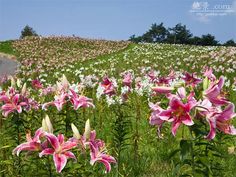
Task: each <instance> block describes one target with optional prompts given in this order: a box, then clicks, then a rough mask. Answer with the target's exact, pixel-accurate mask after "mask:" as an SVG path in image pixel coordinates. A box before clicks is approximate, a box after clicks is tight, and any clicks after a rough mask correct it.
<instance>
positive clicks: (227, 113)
mask: <svg viewBox="0 0 236 177" xmlns="http://www.w3.org/2000/svg"><path fill="white" fill-rule="evenodd" d="M234 108H235V106H234V104H232V103H230V104H229V105H228V106H227V107H226V108H225V109H224V110H223V111H221V112H217V111H212V112H209V113H208V114H207V120H208V122H209V125H210V132H209V133H208V135H207V136H206V138H207V139H209V140H211V139H213V138H214V137H215V135H216V129H218V130H220V131H222V132H224V133H226V134H230V135H236V129H235V127H234V126H233V125H231V123H230V122H231V119H233V118H234V117H235V116H236V114H235V112H234Z"/></svg>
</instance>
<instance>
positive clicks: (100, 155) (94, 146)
mask: <svg viewBox="0 0 236 177" xmlns="http://www.w3.org/2000/svg"><path fill="white" fill-rule="evenodd" d="M95 138H96V132H95V130H94V131H92V132H91V134H90V157H91V160H90V164H91V165H94V164H95V162H101V163H103V164H104V165H105V167H106V172H107V173H108V172H110V171H111V164H110V163H116V160H115V158H114V157H112V156H110V155H108V154H106V153H105V144H104V142H103V141H101V140H96V139H95Z"/></svg>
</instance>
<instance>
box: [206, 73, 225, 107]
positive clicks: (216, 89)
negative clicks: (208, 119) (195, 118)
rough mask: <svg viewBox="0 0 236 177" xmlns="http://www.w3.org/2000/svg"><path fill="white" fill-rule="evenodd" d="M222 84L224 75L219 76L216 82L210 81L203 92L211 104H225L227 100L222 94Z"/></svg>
mask: <svg viewBox="0 0 236 177" xmlns="http://www.w3.org/2000/svg"><path fill="white" fill-rule="evenodd" d="M223 86H224V77H222V76H221V77H220V78H219V80H218V82H216V83H212V84H211V85H210V86H209V88H208V89H207V90H206V91H205V92H204V96H205V97H206V98H207V99H208V100H209V101H210V102H211V103H213V104H215V105H217V106H221V105H225V104H226V103H229V101H228V100H227V99H226V98H225V96H224V95H223V94H222V91H221V90H222V88H223Z"/></svg>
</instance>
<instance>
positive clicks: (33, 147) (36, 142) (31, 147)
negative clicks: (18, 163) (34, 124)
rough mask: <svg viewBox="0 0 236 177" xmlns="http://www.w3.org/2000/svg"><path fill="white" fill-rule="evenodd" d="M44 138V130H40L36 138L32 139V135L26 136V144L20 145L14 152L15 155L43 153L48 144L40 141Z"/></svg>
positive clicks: (36, 133)
mask: <svg viewBox="0 0 236 177" xmlns="http://www.w3.org/2000/svg"><path fill="white" fill-rule="evenodd" d="M43 136H44V131H43V130H42V128H39V129H38V130H37V131H36V132H35V135H34V137H33V138H32V137H31V135H30V133H27V134H26V140H27V142H26V143H22V144H20V145H18V146H17V147H16V148H15V149H14V150H13V154H16V155H17V156H19V154H20V152H21V151H41V150H42V149H43V148H45V146H46V144H45V143H42V144H41V141H40V138H41V137H43Z"/></svg>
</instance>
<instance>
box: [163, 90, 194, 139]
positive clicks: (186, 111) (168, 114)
mask: <svg viewBox="0 0 236 177" xmlns="http://www.w3.org/2000/svg"><path fill="white" fill-rule="evenodd" d="M178 94H179V95H178V96H172V97H170V102H169V108H168V109H167V110H164V111H161V113H160V114H159V116H160V119H162V120H165V121H168V122H172V134H173V135H174V136H175V135H176V131H177V129H178V127H179V126H180V125H181V124H182V123H183V124H185V125H187V126H192V125H193V124H194V122H193V120H192V118H191V116H190V111H191V110H192V109H193V108H194V107H195V106H196V105H197V102H196V100H195V99H194V97H193V94H192V93H190V94H189V96H188V97H187V98H185V99H186V101H187V102H186V103H183V101H182V100H184V97H185V96H186V95H185V94H186V93H185V89H184V88H179V89H178Z"/></svg>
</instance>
